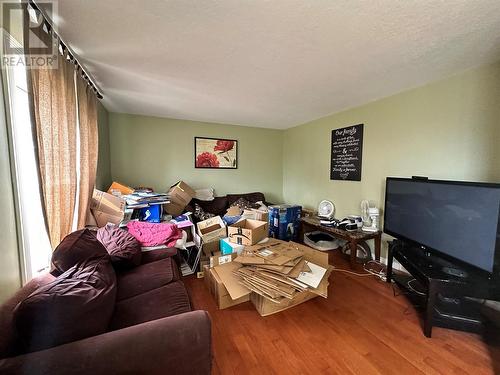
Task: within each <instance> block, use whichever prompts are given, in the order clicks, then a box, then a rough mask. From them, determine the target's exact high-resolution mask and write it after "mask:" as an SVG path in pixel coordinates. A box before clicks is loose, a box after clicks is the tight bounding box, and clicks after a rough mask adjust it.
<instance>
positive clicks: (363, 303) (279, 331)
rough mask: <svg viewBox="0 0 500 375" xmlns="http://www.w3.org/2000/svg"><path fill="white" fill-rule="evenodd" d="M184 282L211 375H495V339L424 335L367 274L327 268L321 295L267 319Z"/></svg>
mask: <svg viewBox="0 0 500 375" xmlns="http://www.w3.org/2000/svg"><path fill="white" fill-rule="evenodd" d="M331 261H332V262H333V263H334V264H335V265H337V266H339V267H344V268H348V265H347V264H346V262H345V260H344V259H343V258H342V257H339V256H333V257H332V258H331ZM184 281H185V283H186V286H187V288H188V291H189V294H190V296H191V301H192V305H193V307H194V308H195V309H203V310H207V311H208V312H209V314H210V316H211V319H212V343H213V354H214V361H213V366H212V367H213V370H212V373H213V374H217V375H219V374H221V375H223V374H238V375H246V374H258V375H265V374H315V375H316V374H341V375H344V374H346V375H349V374H353V375H356V374H362V375H372V374H373V375H378V374H382V375H387V374H404V375H407V374H426V375H427V374H429V375H431V374H443V375H448V374H460V375H467V374H468V375H493V374H500V347H499V346H498V344H497V343H486V342H485V340H484V339H483V338H482V337H481V336H479V335H475V334H470V333H465V332H458V331H453V330H447V329H442V328H435V329H434V330H433V338H432V339H428V338H426V337H425V336H424V335H423V333H422V327H421V319H420V315H419V314H418V313H417V311H416V310H415V309H414V307H413V306H412V305H411V304H410V303H409V302H408V300H407V299H406V297H405V296H404V295H399V296H394V292H393V288H392V286H391V285H389V284H387V283H383V282H380V281H377V280H376V279H375V278H372V277H357V276H353V275H350V274H347V273H341V272H334V273H333V274H332V276H331V280H330V282H331V284H330V286H329V290H328V293H329V297H328V299H323V298H320V297H318V298H315V299H313V300H311V301H308V302H306V303H304V304H301V305H299V306H296V307H294V308H292V309H289V310H286V311H283V312H281V313H278V314H275V315H271V316H268V317H261V316H260V315H259V314H258V313H257V311H256V310H255V308H254V307H253V305H252V304H251V303H250V302H245V303H243V304H241V305H238V306H234V307H232V308H229V309H225V310H218V309H217V306H216V304H215V301H214V300H213V298H212V296H211V295H210V293H209V292H208V291H207V290H206V288H205V286H204V283H203V280H201V279H196V278H193V277H191V278H186V279H184Z"/></svg>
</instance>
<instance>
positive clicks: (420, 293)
mask: <svg viewBox="0 0 500 375" xmlns="http://www.w3.org/2000/svg"><path fill="white" fill-rule="evenodd" d="M413 281H417V279H411V280H408V282H407V283H406V285H407V286H408V288H409V289H410V290H411V291H412V292H414V293H417V294H418V295H421V296H425V295H426V294H425V293H423V292H421V291H419V290H417V289H415V288H414V287H412V286H411V283H412V282H413Z"/></svg>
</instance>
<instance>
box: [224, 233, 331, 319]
mask: <svg viewBox="0 0 500 375" xmlns="http://www.w3.org/2000/svg"><path fill="white" fill-rule="evenodd" d="M215 270H216V272H217V273H218V275H219V276H220V278H221V282H222V283H223V284H224V286H225V287H226V289H227V290H228V292H229V295H230V296H231V297H232V298H233V299H236V298H240V297H241V296H242V295H244V294H245V292H246V293H250V300H251V301H252V303H253V304H254V305H255V307H256V309H257V310H258V312H259V313H260V314H261V315H263V316H265V315H270V314H273V313H276V312H279V311H282V310H285V309H288V308H290V307H292V306H295V305H297V304H299V303H302V302H305V301H307V300H309V299H311V298H314V297H317V296H322V297H324V298H326V297H327V293H328V277H329V276H330V273H331V270H332V268H331V267H330V266H329V264H328V254H327V253H322V252H320V251H317V250H314V249H311V248H309V247H307V246H304V245H301V244H298V243H295V242H285V241H281V240H277V239H269V241H268V242H267V243H265V244H259V245H253V246H245V249H244V250H243V252H242V253H241V254H240V255H238V256H237V257H236V258H234V260H232V262H230V263H227V264H222V265H218V266H216V267H215Z"/></svg>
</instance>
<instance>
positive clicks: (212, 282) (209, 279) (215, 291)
mask: <svg viewBox="0 0 500 375" xmlns="http://www.w3.org/2000/svg"><path fill="white" fill-rule="evenodd" d="M227 264H230V263H227ZM216 268H217V267H216ZM216 268H210V267H208V266H204V267H203V273H204V279H205V285H206V287H207V289H208V290H209V291H210V294H212V296H214V298H215V302H216V303H217V307H218V308H219V309H221V310H222V309H227V308H228V307H231V306H235V305H239V304H240V303H243V302H247V301H249V300H250V291H249V290H247V291H243V293H241V292H238V293H239V294H238V295H239V297H238V298H235V299H233V298H231V295H230V294H229V291H228V290H227V288H226V287H225V286H224V283H223V282H222V279H221V277H220V276H219V274H218V272H217V270H216ZM229 269H232V268H229ZM229 269H228V270H229ZM230 272H231V271H230ZM227 275H228V274H227V273H224V277H227Z"/></svg>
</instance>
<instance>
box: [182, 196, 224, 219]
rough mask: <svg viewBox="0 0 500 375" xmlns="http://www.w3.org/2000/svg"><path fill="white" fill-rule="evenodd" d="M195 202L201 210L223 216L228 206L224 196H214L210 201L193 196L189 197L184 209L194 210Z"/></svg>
mask: <svg viewBox="0 0 500 375" xmlns="http://www.w3.org/2000/svg"><path fill="white" fill-rule="evenodd" d="M195 203H198V204H199V205H200V207H201V208H202V209H203V211H205V212H208V213H211V214H214V215H216V216H217V215H220V216H224V214H225V213H226V211H227V209H228V207H229V205H228V204H227V198H226V197H216V198H214V200H212V201H200V200H199V199H196V198H193V199H191V202H189V205H188V207H186V211H191V212H194V204H195Z"/></svg>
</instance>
